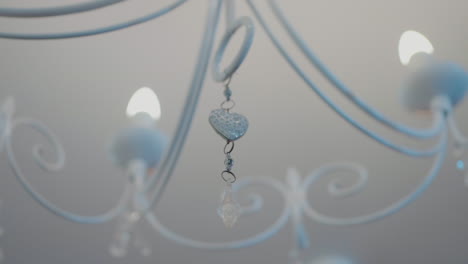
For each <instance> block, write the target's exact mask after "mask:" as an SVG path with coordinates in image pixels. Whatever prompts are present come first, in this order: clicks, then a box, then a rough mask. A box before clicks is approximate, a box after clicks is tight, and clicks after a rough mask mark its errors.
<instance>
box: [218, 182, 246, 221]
mask: <svg viewBox="0 0 468 264" xmlns="http://www.w3.org/2000/svg"><path fill="white" fill-rule="evenodd" d="M218 215H219V216H220V217H221V219H222V220H223V223H224V225H225V226H226V227H233V226H234V224H235V223H236V222H237V219H238V218H239V216H240V215H241V206H240V204H239V203H238V202H237V201H236V200H235V199H234V197H233V193H232V185H231V184H227V185H226V188H225V190H224V194H223V197H222V201H221V205H220V206H219V208H218Z"/></svg>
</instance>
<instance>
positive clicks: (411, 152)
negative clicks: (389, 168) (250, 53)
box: [247, 0, 444, 157]
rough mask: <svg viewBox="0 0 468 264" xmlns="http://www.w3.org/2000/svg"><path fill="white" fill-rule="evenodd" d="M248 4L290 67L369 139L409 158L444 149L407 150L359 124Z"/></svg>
mask: <svg viewBox="0 0 468 264" xmlns="http://www.w3.org/2000/svg"><path fill="white" fill-rule="evenodd" d="M247 3H248V5H249V7H250V9H251V10H252V12H253V13H254V15H255V17H256V18H257V20H258V22H259V23H260V25H261V26H262V27H263V29H264V30H265V32H266V33H267V35H268V37H269V38H270V40H271V41H272V42H273V44H274V45H275V47H276V48H277V49H278V51H279V52H280V54H281V55H282V56H283V58H284V59H285V60H286V61H287V62H288V63H289V65H290V66H291V67H292V68H293V70H294V71H296V73H297V74H298V75H299V77H301V78H302V79H303V80H304V82H305V83H306V84H307V85H308V86H309V87H310V88H311V89H312V90H313V91H314V92H315V93H316V94H317V95H318V96H319V97H320V98H321V99H322V100H323V101H324V102H325V103H326V104H327V105H328V106H329V107H330V108H331V109H333V110H334V111H335V112H336V113H337V114H338V115H339V116H340V117H342V118H343V119H344V120H345V121H346V122H348V123H349V124H351V125H352V126H354V127H355V128H357V129H358V130H359V131H361V132H362V133H364V134H365V135H367V136H368V137H370V138H372V139H374V140H375V141H377V142H378V143H380V144H382V145H384V146H386V147H388V148H390V149H392V150H395V151H397V152H400V153H402V154H405V155H408V156H413V157H429V156H433V155H435V154H437V153H439V152H440V151H441V149H442V147H443V145H442V144H438V145H437V146H435V147H433V148H431V149H428V150H423V151H420V150H415V149H411V148H407V147H404V146H400V145H396V144H394V143H393V142H391V141H390V140H388V139H386V138H384V137H382V136H380V135H379V134H377V133H375V132H374V131H372V130H370V129H368V128H366V127H364V126H363V125H361V124H360V123H359V122H357V121H356V120H355V119H353V118H352V117H351V116H350V115H348V114H347V113H346V112H345V111H344V110H343V109H342V108H341V107H339V106H338V105H337V104H336V103H335V102H333V101H332V100H331V99H330V98H329V97H328V96H327V95H325V94H324V93H323V92H322V91H321V90H320V89H319V88H318V86H317V85H316V84H315V83H314V82H313V81H312V80H311V79H310V77H309V76H308V75H307V74H306V73H305V72H304V71H303V70H302V69H301V67H300V66H299V65H298V64H297V63H296V61H295V60H294V59H293V58H292V57H291V55H290V54H289V53H288V52H287V51H286V49H285V48H284V47H283V45H282V44H281V42H280V41H279V39H278V38H277V37H276V36H275V35H274V34H273V32H272V30H271V28H270V27H269V26H268V25H267V24H266V22H265V20H264V19H263V17H262V15H261V14H260V12H259V11H258V8H257V7H256V5H255V4H254V3H253V1H252V0H247ZM443 119H444V116H443V111H442V110H441V111H435V112H434V122H435V125H434V127H437V126H440V125H442V126H443V122H442V121H443Z"/></svg>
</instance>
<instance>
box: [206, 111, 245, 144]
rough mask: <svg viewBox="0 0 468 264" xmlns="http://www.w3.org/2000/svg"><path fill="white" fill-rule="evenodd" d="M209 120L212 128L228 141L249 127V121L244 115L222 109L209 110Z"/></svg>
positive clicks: (237, 137) (235, 138)
mask: <svg viewBox="0 0 468 264" xmlns="http://www.w3.org/2000/svg"><path fill="white" fill-rule="evenodd" d="M209 121H210V124H211V126H212V127H213V128H214V130H216V132H217V133H218V134H219V135H221V136H222V137H223V138H225V139H227V140H229V141H235V140H237V139H239V138H241V137H242V136H243V135H245V132H247V128H248V127H249V121H248V120H247V118H246V117H245V116H243V115H241V114H237V113H230V112H228V111H227V110H224V109H216V110H213V111H211V113H210V117H209Z"/></svg>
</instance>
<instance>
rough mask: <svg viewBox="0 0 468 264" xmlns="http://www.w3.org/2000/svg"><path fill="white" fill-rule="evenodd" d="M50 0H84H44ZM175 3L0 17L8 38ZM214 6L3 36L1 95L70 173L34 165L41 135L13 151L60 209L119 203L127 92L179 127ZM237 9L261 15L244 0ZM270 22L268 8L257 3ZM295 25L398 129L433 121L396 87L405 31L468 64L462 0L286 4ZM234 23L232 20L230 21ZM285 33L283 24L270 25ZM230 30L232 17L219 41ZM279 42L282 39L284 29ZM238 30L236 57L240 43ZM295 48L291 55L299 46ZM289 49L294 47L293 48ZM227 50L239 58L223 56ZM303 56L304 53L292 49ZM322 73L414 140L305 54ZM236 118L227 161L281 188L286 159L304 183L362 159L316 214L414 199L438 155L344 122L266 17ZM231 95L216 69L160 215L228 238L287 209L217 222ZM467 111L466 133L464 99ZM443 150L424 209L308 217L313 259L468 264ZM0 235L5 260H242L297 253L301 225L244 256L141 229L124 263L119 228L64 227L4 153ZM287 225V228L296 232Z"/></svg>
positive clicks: (192, 233)
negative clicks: (114, 155)
mask: <svg viewBox="0 0 468 264" xmlns="http://www.w3.org/2000/svg"><path fill="white" fill-rule="evenodd" d="M36 2H37V1H32V0H22V1H13V0H9V1H7V0H5V1H2V6H12V7H13V6H15V7H20V6H22V7H23V6H24V7H26V6H29V7H33V6H40V5H39V4H38V3H36ZM42 2H43V5H44V6H49V5H50V6H52V5H58V4H65V3H72V2H77V0H73V1H72V0H67V1H64V0H61V1H58V0H54V1H52V0H47V1H41V5H42ZM169 2H170V1H150V0H130V1H128V2H126V3H122V4H118V5H115V6H112V7H108V8H104V9H100V10H98V11H94V12H88V13H83V14H79V15H70V16H66V17H62V18H47V19H32V20H28V19H1V20H0V31H8V32H62V31H67V30H76V29H85V28H91V27H95V26H97V25H101V26H102V25H109V24H112V23H114V22H118V21H124V20H126V19H129V18H132V17H137V16H141V15H143V14H146V13H148V12H150V10H155V9H158V8H159V7H161V6H163V5H164V4H167V3H169ZM207 2H208V1H189V2H188V3H187V4H185V5H183V6H182V7H180V8H178V9H177V10H175V11H174V12H172V13H170V14H169V15H166V16H163V17H161V18H159V19H157V20H155V21H152V22H148V23H146V24H143V25H139V26H136V27H133V28H130V29H126V30H122V31H118V32H114V33H109V34H104V35H100V36H94V37H86V38H80V39H69V40H51V41H21V40H0V48H1V50H2V51H3V52H2V53H1V55H0V56H1V63H0V80H1V81H0V82H1V87H2V88H1V89H0V98H5V97H6V96H8V95H13V96H14V97H15V98H16V101H17V116H21V117H33V118H35V119H38V120H41V121H43V122H44V123H45V124H47V125H48V126H50V128H51V129H53V130H54V131H55V133H56V134H57V135H59V137H60V139H61V140H62V142H63V145H64V147H65V149H66V151H67V166H66V168H65V169H64V170H63V171H61V172H59V173H57V174H45V173H43V172H42V171H41V170H39V169H38V168H37V167H36V165H35V163H34V161H33V160H32V156H31V155H30V151H31V148H32V146H34V144H35V143H37V142H43V141H44V139H43V138H41V137H40V136H39V135H37V134H35V133H34V132H33V131H30V130H27V129H20V130H18V131H17V133H16V134H15V140H14V147H15V150H16V153H17V156H18V158H19V160H20V161H21V166H22V168H24V171H25V173H26V174H27V176H28V178H29V179H30V180H31V182H32V183H33V184H34V185H35V186H36V188H37V189H38V190H39V191H40V192H41V193H42V194H44V196H46V197H47V198H48V199H50V200H51V201H53V202H55V203H57V204H58V205H59V206H61V207H64V208H67V209H69V210H71V211H73V212H77V213H81V214H89V215H91V214H96V213H99V212H102V211H105V210H106V209H108V208H110V207H111V206H112V205H113V204H114V202H115V200H116V199H117V197H118V196H119V193H120V192H121V190H122V188H123V185H124V183H125V180H126V179H125V177H124V173H123V172H122V171H121V170H119V169H118V168H117V167H115V166H114V165H113V164H112V163H111V162H110V160H109V158H108V153H107V147H108V144H109V142H110V139H111V137H112V135H113V134H115V133H116V132H117V131H118V130H119V129H122V128H123V127H125V126H127V125H129V120H128V119H127V118H126V116H125V108H126V105H127V102H128V100H129V99H130V97H131V95H132V93H133V92H134V91H135V90H137V89H138V88H140V87H143V86H148V87H151V88H152V89H153V90H154V91H155V92H156V93H157V94H158V97H159V99H160V100H161V106H162V118H161V120H160V122H159V123H158V126H159V127H160V128H161V129H162V130H163V131H165V132H166V133H167V134H168V135H169V136H170V135H172V134H173V133H174V131H175V126H176V123H177V120H178V118H179V114H180V113H181V110H182V107H183V102H184V99H185V96H186V93H187V88H188V85H189V82H190V77H191V73H192V71H193V65H194V63H195V58H196V55H197V49H198V46H199V43H200V40H201V34H202V29H203V22H204V17H205V14H206V10H207ZM238 3H239V8H238V14H242V15H248V16H251V15H252V14H251V12H250V10H249V9H248V8H247V6H246V5H245V3H244V1H238ZM257 3H258V4H259V6H261V8H262V10H263V11H264V13H265V15H266V16H267V18H269V21H271V24H272V26H276V25H277V24H276V22H275V21H273V20H272V19H271V12H270V10H269V9H268V8H267V5H266V4H265V1H257ZM280 3H281V5H282V6H283V7H284V9H285V12H286V13H287V14H288V17H289V18H290V20H291V21H292V23H293V24H294V25H295V26H296V27H297V29H298V31H299V32H301V33H302V35H303V37H304V38H305V40H306V41H307V42H308V43H309V44H310V45H311V47H312V48H314V50H315V51H316V52H317V53H318V54H319V55H320V56H321V58H322V59H323V60H324V61H325V62H326V63H327V64H328V65H329V66H330V67H331V68H332V69H333V70H334V71H335V73H336V74H337V75H338V76H340V77H341V79H342V80H343V81H345V82H346V83H347V84H348V85H349V86H350V87H352V89H353V90H354V91H355V92H356V94H358V95H359V96H362V98H363V99H365V100H366V101H367V102H368V103H369V104H370V105H372V106H374V107H376V108H378V109H379V110H380V111H382V112H383V113H385V114H386V115H388V116H389V117H391V118H393V119H394V120H398V121H400V122H402V123H405V124H408V125H413V126H420V127H424V126H427V125H428V124H429V123H430V119H429V118H428V117H427V116H424V115H417V114H409V113H408V112H406V111H405V109H403V108H402V107H401V105H400V103H399V91H400V84H401V82H402V81H403V80H404V77H405V75H406V74H407V72H408V70H407V69H406V68H405V67H404V66H402V65H401V64H400V62H399V59H398V54H397V45H398V40H399V37H400V35H401V33H403V32H404V31H406V30H408V29H413V30H417V31H419V32H421V33H423V34H424V35H425V36H427V37H428V39H430V40H431V42H432V44H433V45H434V47H435V56H437V57H438V58H440V59H446V60H453V61H456V62H458V63H460V64H461V65H463V66H465V67H466V66H468V53H467V52H465V51H466V47H467V46H468V34H465V33H466V27H467V25H468V24H467V22H466V14H465V12H466V9H467V7H468V2H466V1H462V0H449V1H435V0H412V1H404V0H395V1H373V0H358V1H339V2H331V1H325V0H316V1H280ZM222 22H224V20H222ZM275 28H277V29H279V27H275ZM222 30H224V26H223V24H222V25H221V27H220V32H218V39H219V38H220V36H221V35H222V32H221V31H222ZM278 33H279V34H280V36H282V37H283V38H284V39H286V38H285V37H286V35H285V34H284V32H282V31H278ZM240 35H241V34H239V35H236V37H235V38H234V40H233V45H232V46H230V47H229V50H228V55H229V54H231V55H232V53H233V51H234V50H235V49H236V48H237V47H238V46H239V45H238V44H239V42H240V41H239V40H240V37H239V36H240ZM286 44H287V47H289V48H293V46H292V45H291V43H290V42H289V41H287V42H286ZM293 54H296V55H299V52H298V51H297V50H295V49H293ZM228 57H229V56H228ZM296 57H298V56H296ZM298 59H299V62H300V64H301V65H304V66H305V67H307V69H308V72H310V74H311V76H312V78H313V79H314V80H316V82H317V83H318V84H319V85H320V86H321V87H322V88H323V89H324V90H326V91H327V92H328V93H329V95H330V96H332V97H333V98H336V100H337V102H338V103H339V104H340V105H342V106H343V107H344V108H346V109H347V110H349V112H350V113H351V114H352V115H353V116H354V117H356V118H357V119H359V120H360V121H362V122H363V124H365V125H366V126H368V127H370V128H373V129H375V130H376V131H378V132H381V133H382V134H384V135H386V136H388V137H389V138H391V139H395V140H398V141H400V142H403V143H409V144H410V145H413V146H428V145H430V143H432V142H425V143H419V142H418V143H414V142H412V141H410V140H408V139H407V138H403V137H401V136H399V135H397V134H394V133H392V132H390V131H388V130H387V129H386V128H384V127H382V126H380V125H379V124H377V123H376V122H375V121H373V120H371V119H369V118H368V117H366V116H364V114H362V113H361V112H360V111H358V110H357V109H356V108H355V107H353V106H352V105H351V104H349V103H348V102H347V101H346V100H345V99H344V98H342V97H341V96H340V95H338V94H337V93H336V91H334V89H333V88H332V87H331V86H329V85H328V84H327V83H326V82H325V81H324V80H323V79H322V78H321V77H320V76H319V75H318V74H317V72H315V71H314V70H313V69H312V68H310V67H309V66H308V65H307V63H306V62H305V61H304V60H303V59H301V58H300V55H299V57H298ZM231 87H232V90H233V98H234V99H235V100H236V102H237V106H236V111H237V112H240V113H243V114H244V115H246V116H247V117H248V118H249V120H250V128H249V131H248V133H247V135H246V136H245V137H244V138H243V139H242V140H240V141H239V142H238V144H237V145H236V150H235V152H234V153H233V157H234V159H235V161H236V165H235V168H234V169H235V171H236V173H237V175H238V177H239V178H246V177H260V176H264V177H272V178H276V179H280V180H281V181H284V177H285V175H286V171H287V169H288V168H290V167H294V168H297V169H298V171H299V172H300V173H301V174H302V176H306V175H308V174H309V173H310V172H311V171H312V170H314V169H315V168H318V167H320V166H321V165H323V164H326V163H329V162H333V161H355V162H358V163H361V164H363V165H365V166H366V167H368V169H369V172H370V180H369V184H368V185H367V187H366V189H365V190H364V191H363V192H362V193H361V194H359V195H358V196H355V197H352V198H349V199H346V200H336V199H334V198H332V197H329V196H328V195H327V193H326V186H327V181H326V180H323V181H319V182H318V183H317V184H316V185H315V186H314V187H313V188H312V189H311V192H310V194H309V199H310V201H311V203H312V204H314V206H315V207H316V208H317V209H318V210H320V211H321V212H324V213H327V214H330V215H336V216H357V215H361V214H366V213H369V212H373V211H375V210H378V209H380V208H383V207H385V206H388V205H389V204H391V203H393V202H394V201H396V200H398V199H400V198H401V197H403V196H404V195H406V194H407V193H409V192H410V191H411V190H413V188H414V187H415V186H417V184H418V183H419V182H420V181H421V180H422V179H423V177H424V176H425V173H426V171H428V170H429V167H430V165H431V160H430V159H423V160H415V159H411V158H408V157H404V156H402V155H399V154H397V153H394V152H393V151H390V150H388V149H385V148H384V147H382V146H381V145H379V144H377V143H375V142H374V141H371V140H369V139H368V138H366V137H365V136H364V135H362V134H361V133H359V132H358V131H356V130H355V129H354V128H353V127H351V126H350V125H348V124H347V123H345V122H343V120H342V119H341V118H339V117H338V116H337V115H335V113H334V112H333V111H332V110H330V109H329V108H328V107H327V106H326V105H325V104H324V103H323V102H322V101H320V100H319V99H318V97H317V96H316V95H315V94H314V93H313V92H311V90H310V89H309V88H308V87H306V85H305V84H304V83H303V82H302V81H301V80H300V79H299V78H298V77H297V76H296V75H295V73H294V72H293V71H292V70H291V69H290V68H289V67H288V65H287V64H286V63H285V61H284V60H283V58H282V57H281V56H280V55H279V53H278V52H277V51H276V50H275V49H274V47H273V45H272V44H271V42H270V41H269V40H268V39H267V37H266V35H265V33H264V32H263V31H262V29H261V28H260V27H259V26H258V24H256V35H255V40H254V43H253V47H252V49H251V51H250V53H249V55H248V57H247V59H246V61H245V63H244V64H243V65H242V67H241V68H240V70H239V73H238V74H237V75H236V76H235V78H234V79H233V81H232V85H231ZM222 100H223V96H222V86H221V85H220V84H217V83H215V82H214V81H212V78H211V75H209V76H208V78H207V81H206V82H205V85H204V91H203V93H202V97H201V99H200V103H199V107H198V109H197V112H196V115H195V119H194V122H193V125H192V129H191V132H190V135H189V137H188V141H187V144H186V146H185V149H184V152H183V154H182V157H181V159H180V163H179V165H178V167H177V169H176V171H175V174H174V177H173V178H172V181H171V182H170V184H169V186H168V189H167V191H166V193H165V196H164V199H163V200H162V201H161V203H160V205H159V207H158V208H157V210H156V213H157V214H158V215H159V216H160V219H161V221H163V223H164V224H165V225H167V226H168V227H170V228H171V229H173V230H176V231H177V232H178V233H180V234H183V235H185V236H189V237H192V238H197V239H200V240H205V241H229V240H234V239H239V238H243V237H247V236H249V235H252V234H253V233H254V232H259V231H260V230H263V229H264V228H266V227H267V226H268V225H269V224H270V223H272V222H273V221H274V220H275V219H276V217H278V216H279V214H280V211H281V206H282V201H281V199H280V197H279V196H278V194H277V193H274V192H272V191H270V190H266V189H265V190H263V189H262V190H259V191H260V192H261V193H262V194H263V195H264V197H265V208H264V210H263V211H262V212H260V213H258V214H256V215H252V216H246V217H243V218H241V219H240V220H239V223H238V225H236V227H235V228H234V229H226V228H224V226H223V224H222V222H221V220H220V219H219V218H218V216H217V215H216V207H217V203H218V200H219V195H220V192H221V190H222V188H223V182H222V181H221V180H220V179H219V176H218V175H219V172H220V170H222V168H223V160H224V156H223V154H222V149H223V146H224V145H223V141H222V140H221V139H220V138H219V137H218V136H217V135H216V134H215V133H214V132H213V131H212V129H211V127H210V126H209V124H208V122H207V117H208V114H209V112H210V111H211V110H212V109H215V108H217V107H218V105H219V103H220V102H221V101H222ZM456 114H457V118H458V119H459V121H460V127H461V129H462V130H463V131H468V124H466V123H464V122H463V121H464V120H467V118H468V108H467V106H466V105H461V106H460V108H459V109H458V111H457V113H456ZM454 162H455V160H454V159H453V158H452V157H451V156H449V157H448V158H447V160H446V162H445V165H444V168H443V169H442V172H441V173H440V175H439V176H440V177H439V178H438V179H437V180H436V181H435V183H434V184H433V185H432V186H431V188H430V189H429V190H428V191H427V192H426V193H425V194H424V195H423V196H422V197H421V198H420V199H418V200H417V201H416V202H414V203H413V204H411V205H410V206H409V207H407V208H405V209H404V210H402V211H401V212H399V213H398V214H395V215H393V216H391V217H388V218H386V219H384V220H382V221H379V222H376V223H372V224H367V225H361V226H353V227H335V226H327V225H323V224H319V223H316V222H314V221H313V220H310V219H308V218H306V219H305V222H306V225H307V227H308V230H309V232H310V237H311V248H310V251H309V253H308V254H309V255H310V258H311V259H315V258H319V257H322V256H329V255H334V256H336V255H338V256H342V257H344V258H347V259H349V260H350V261H352V263H356V264H375V263H379V264H395V263H425V264H429V263H430V264H439V263H450V264H458V263H459V264H462V263H466V262H467V260H468V253H467V251H466V248H467V247H468V239H466V238H467V237H468V228H467V226H468V224H467V222H466V218H467V217H468V206H467V205H466V204H467V203H466V201H468V190H467V188H466V187H465V186H464V185H463V178H461V177H459V176H458V175H457V173H456V171H455V166H454ZM0 173H1V176H2V179H1V183H0V199H1V200H2V201H3V206H2V211H1V215H0V223H1V224H2V225H3V227H4V228H5V229H6V233H5V236H3V237H2V238H1V240H0V247H2V248H3V249H4V251H5V255H6V263H69V264H82V263H100V264H104V263H116V264H118V263H142V264H144V263H164V264H171V263H174V264H181V263H190V264H210V263H223V264H231V263H232V264H234V263H235V264H239V263H255V264H263V263H265V264H266V263H269V264H271V263H275V264H280V263H281V264H282V263H287V261H288V251H289V249H290V248H291V246H292V244H293V232H292V230H290V229H289V228H284V229H283V230H282V231H280V232H279V233H278V234H277V235H276V236H275V237H273V238H271V239H270V240H268V241H266V242H265V243H262V244H260V245H257V246H254V247H251V248H247V249H242V250H234V251H203V250H197V249H191V248H187V247H184V246H179V245H177V244H174V243H173V242H171V241H169V240H166V239H165V238H163V237H162V236H161V235H160V234H157V233H155V232H153V231H152V230H151V229H150V228H149V227H148V226H143V227H142V228H144V230H145V232H144V233H145V235H147V237H148V239H150V240H151V242H152V245H153V255H152V256H151V257H150V258H145V257H142V256H139V255H138V254H137V252H135V251H130V252H129V255H128V256H126V257H125V258H123V259H113V258H112V257H110V256H109V254H108V253H107V248H108V245H109V243H110V240H111V238H112V233H113V231H114V228H115V222H112V223H108V224H102V225H94V226H87V225H80V224H74V223H69V222H66V221H64V220H62V219H61V218H58V217H56V216H55V215H52V214H50V213H49V212H47V211H45V210H44V209H42V208H41V207H39V206H38V205H37V204H36V203H35V202H34V201H33V200H32V199H31V198H30V197H29V196H28V195H27V194H26V193H25V192H24V191H23V190H22V189H21V186H20V185H19V184H18V183H17V182H16V181H15V179H14V176H13V174H12V172H11V171H10V168H9V166H8V163H7V157H6V155H5V153H1V155H0ZM287 227H289V226H287Z"/></svg>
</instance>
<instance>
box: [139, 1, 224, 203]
mask: <svg viewBox="0 0 468 264" xmlns="http://www.w3.org/2000/svg"><path fill="white" fill-rule="evenodd" d="M221 4H222V0H212V1H211V2H210V8H209V14H208V18H207V20H206V25H205V33H204V37H203V40H202V44H201V46H200V52H199V56H198V60H197V63H196V65H195V71H194V74H193V77H192V82H191V84H190V88H189V94H188V96H187V98H186V101H185V105H184V110H183V111H182V114H181V117H180V120H179V123H178V125H177V129H176V131H177V132H176V135H175V137H174V138H173V140H172V142H171V145H170V147H169V150H168V152H167V154H166V157H165V159H164V160H163V162H162V164H161V167H160V168H159V169H158V171H157V173H156V175H154V176H152V177H150V178H149V180H148V182H147V184H146V188H145V190H146V192H150V191H151V190H152V193H150V201H149V205H150V207H154V206H155V205H156V203H157V201H158V200H159V199H160V197H161V195H162V193H163V192H164V190H165V188H166V186H167V184H168V182H169V180H170V177H171V176H172V173H173V171H174V169H175V166H176V164H177V162H178V160H179V157H180V153H181V151H182V149H183V146H184V143H185V140H186V138H187V135H188V132H189V130H190V126H191V123H192V121H193V116H194V114H195V110H196V107H197V105H198V101H199V97H200V93H201V90H202V88H203V82H204V79H205V76H206V71H207V68H208V64H209V61H210V55H211V53H212V50H213V45H214V40H215V35H216V29H217V26H218V23H219V16H220V13H221Z"/></svg>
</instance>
